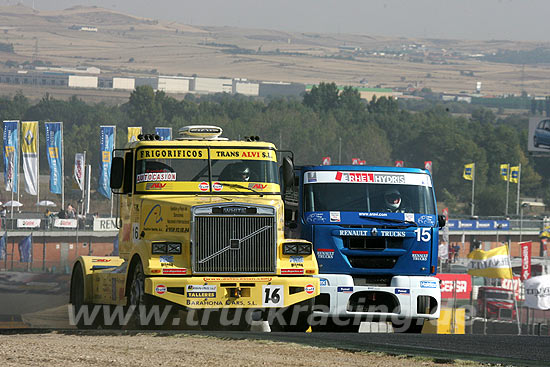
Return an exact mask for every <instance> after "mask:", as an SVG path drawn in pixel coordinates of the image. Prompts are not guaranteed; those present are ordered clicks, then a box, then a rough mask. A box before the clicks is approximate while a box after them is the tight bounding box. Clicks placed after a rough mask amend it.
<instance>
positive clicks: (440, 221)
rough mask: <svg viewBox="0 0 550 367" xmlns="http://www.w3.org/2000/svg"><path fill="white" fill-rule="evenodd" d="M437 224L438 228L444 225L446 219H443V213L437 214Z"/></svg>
mask: <svg viewBox="0 0 550 367" xmlns="http://www.w3.org/2000/svg"><path fill="white" fill-rule="evenodd" d="M437 224H438V225H439V228H443V227H445V224H447V220H446V219H445V216H444V215H438V216H437Z"/></svg>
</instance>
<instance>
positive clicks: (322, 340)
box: [0, 328, 550, 366]
mask: <svg viewBox="0 0 550 367" xmlns="http://www.w3.org/2000/svg"><path fill="white" fill-rule="evenodd" d="M49 332H55V333H58V334H60V333H61V334H67V335H89V336H94V335H122V334H124V335H136V334H143V333H154V334H155V335H156V336H159V337H162V336H170V335H176V334H180V335H209V336H214V337H219V338H224V339H248V340H270V341H276V342H290V343H298V344H305V345H310V346H315V347H321V348H323V347H332V348H338V349H341V350H346V351H352V352H362V351H364V352H384V353H388V354H390V355H412V356H424V357H430V358H433V359H434V360H436V361H442V362H450V361H453V360H470V361H476V362H482V363H490V364H494V365H499V366H503V365H505V366H549V365H550V358H549V351H550V337H547V336H517V335H434V334H418V335H412V334H375V333H372V334H371V333H361V334H357V333H260V332H227V331H211V332H205V331H191V330H185V331H181V330H178V331H169V330H168V331H167V330H156V331H155V330H148V331H143V330H124V331H122V330H121V331H117V330H86V331H82V330H59V329H55V330H54V329H38V328H29V329H4V330H0V334H3V335H10V334H26V333H34V334H36V333H49Z"/></svg>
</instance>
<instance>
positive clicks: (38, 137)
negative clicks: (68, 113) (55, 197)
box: [36, 121, 40, 212]
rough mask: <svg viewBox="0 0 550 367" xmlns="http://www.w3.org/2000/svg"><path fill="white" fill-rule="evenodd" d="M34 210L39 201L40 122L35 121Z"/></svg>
mask: <svg viewBox="0 0 550 367" xmlns="http://www.w3.org/2000/svg"><path fill="white" fill-rule="evenodd" d="M36 133H37V134H36V135H37V136H36V212H38V208H39V206H38V204H39V203H40V122H38V121H37V122H36Z"/></svg>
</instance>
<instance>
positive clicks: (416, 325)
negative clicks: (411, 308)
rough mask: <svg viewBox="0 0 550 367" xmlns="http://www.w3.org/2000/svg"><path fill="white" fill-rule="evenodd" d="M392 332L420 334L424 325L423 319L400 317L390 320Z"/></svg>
mask: <svg viewBox="0 0 550 367" xmlns="http://www.w3.org/2000/svg"><path fill="white" fill-rule="evenodd" d="M391 323H392V326H393V332H394V333H407V334H420V333H421V332H422V327H424V319H416V318H414V319H400V320H399V321H392V322H391Z"/></svg>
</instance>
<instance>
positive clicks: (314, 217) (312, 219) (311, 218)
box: [306, 213, 327, 223]
mask: <svg viewBox="0 0 550 367" xmlns="http://www.w3.org/2000/svg"><path fill="white" fill-rule="evenodd" d="M326 220H327V218H325V215H324V214H323V213H310V214H308V216H307V217H306V222H308V223H325V222H326Z"/></svg>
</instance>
